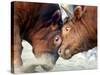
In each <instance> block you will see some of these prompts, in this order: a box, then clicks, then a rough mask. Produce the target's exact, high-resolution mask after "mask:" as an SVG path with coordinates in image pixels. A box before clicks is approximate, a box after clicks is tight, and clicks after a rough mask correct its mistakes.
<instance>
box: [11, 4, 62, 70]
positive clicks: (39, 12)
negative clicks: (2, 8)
mask: <svg viewBox="0 0 100 75" xmlns="http://www.w3.org/2000/svg"><path fill="white" fill-rule="evenodd" d="M11 20H12V24H11V65H12V69H13V68H14V67H15V66H21V65H22V58H21V53H22V40H26V41H28V42H29V43H30V44H31V45H32V48H33V50H32V51H33V53H34V55H35V56H36V58H38V59H41V61H43V62H44V65H42V67H43V68H44V69H45V70H49V69H51V68H52V67H53V65H54V64H55V63H56V60H57V59H58V56H59V55H58V51H57V50H58V48H59V47H60V44H61V37H60V32H59V30H60V28H61V25H62V20H61V12H60V8H59V5H58V4H48V3H30V2H12V4H11ZM28 57H29V56H28ZM41 61H39V62H40V63H41Z"/></svg>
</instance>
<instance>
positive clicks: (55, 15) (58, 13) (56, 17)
mask: <svg viewBox="0 0 100 75" xmlns="http://www.w3.org/2000/svg"><path fill="white" fill-rule="evenodd" d="M60 18H61V11H60V10H56V11H55V12H54V13H53V15H52V21H58V20H59V19H60Z"/></svg>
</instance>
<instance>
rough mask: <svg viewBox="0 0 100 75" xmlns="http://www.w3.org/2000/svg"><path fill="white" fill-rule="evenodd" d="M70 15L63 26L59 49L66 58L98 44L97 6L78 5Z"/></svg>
mask: <svg viewBox="0 0 100 75" xmlns="http://www.w3.org/2000/svg"><path fill="white" fill-rule="evenodd" d="M66 12H68V10H67V11H66ZM70 16H72V17H71V18H70V19H69V21H67V22H66V23H65V24H64V26H63V27H62V39H63V41H62V45H61V47H60V49H59V50H58V54H59V55H60V56H61V57H63V58H64V59H69V58H71V57H72V56H73V55H75V54H77V53H79V52H83V51H87V50H89V49H91V48H93V47H95V46H97V7H96V6H76V7H75V8H74V13H73V14H72V15H70Z"/></svg>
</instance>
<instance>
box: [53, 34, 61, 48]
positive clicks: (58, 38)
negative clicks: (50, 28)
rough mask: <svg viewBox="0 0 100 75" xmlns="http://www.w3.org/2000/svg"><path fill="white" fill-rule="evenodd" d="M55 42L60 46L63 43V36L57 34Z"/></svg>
mask: <svg viewBox="0 0 100 75" xmlns="http://www.w3.org/2000/svg"><path fill="white" fill-rule="evenodd" d="M54 44H55V45H56V46H59V45H60V44H61V37H60V35H56V36H55V37H54Z"/></svg>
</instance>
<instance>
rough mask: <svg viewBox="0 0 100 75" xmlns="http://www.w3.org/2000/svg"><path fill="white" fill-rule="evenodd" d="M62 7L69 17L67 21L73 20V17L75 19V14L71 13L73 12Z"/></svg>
mask: <svg viewBox="0 0 100 75" xmlns="http://www.w3.org/2000/svg"><path fill="white" fill-rule="evenodd" d="M61 7H62V8H63V9H64V11H65V12H66V14H67V15H68V17H67V21H69V20H71V19H72V17H73V14H72V13H71V11H69V10H68V9H66V8H64V7H63V6H61ZM65 19H66V18H65Z"/></svg>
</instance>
